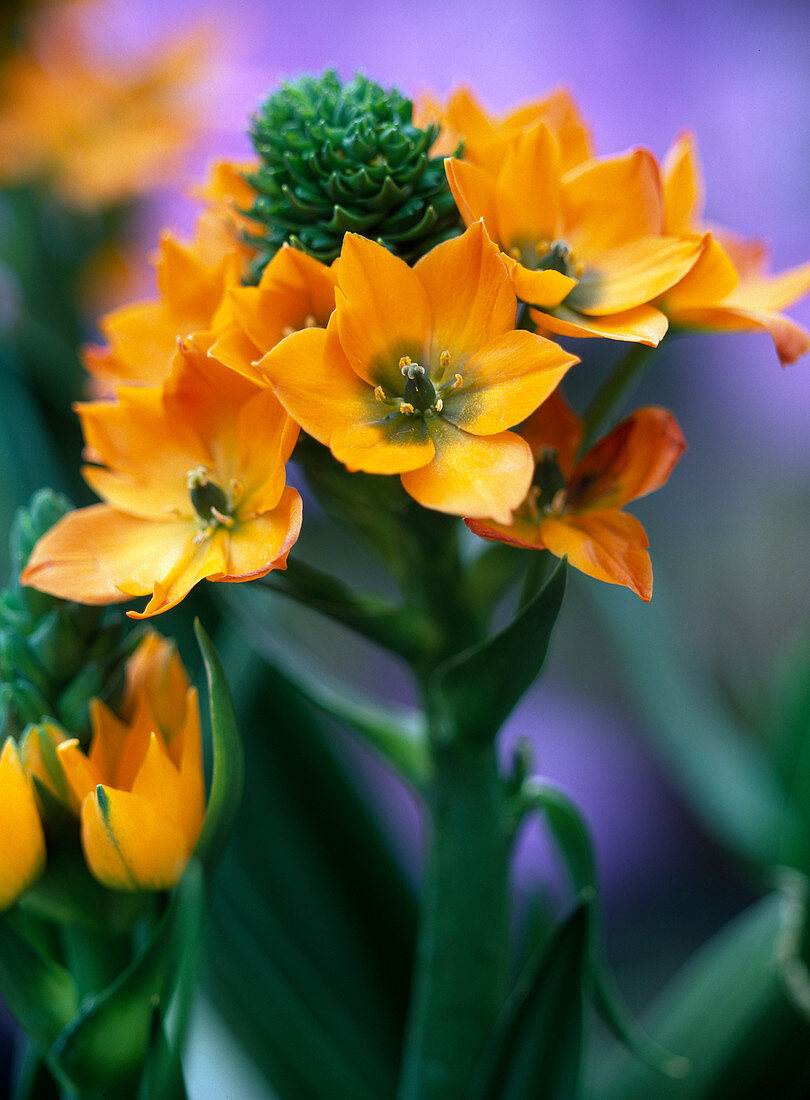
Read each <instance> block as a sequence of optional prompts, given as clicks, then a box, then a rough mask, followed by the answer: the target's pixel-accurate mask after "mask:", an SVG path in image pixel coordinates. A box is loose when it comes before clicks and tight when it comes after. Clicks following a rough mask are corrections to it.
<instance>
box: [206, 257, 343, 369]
mask: <svg viewBox="0 0 810 1100" xmlns="http://www.w3.org/2000/svg"><path fill="white" fill-rule="evenodd" d="M337 265H338V261H337V260H335V262H334V263H333V264H332V265H331V266H330V267H327V266H326V265H325V264H322V263H320V261H318V260H316V259H313V257H312V256H308V255H307V254H306V253H305V252H299V251H298V250H297V249H295V248H290V247H289V246H288V245H285V246H284V247H283V248H281V249H280V250H279V251H278V252H277V253H276V254H275V256H274V257H273V259H272V260H271V261H270V263H269V264H268V265H267V266H266V267H265V269H264V271H263V273H262V277H261V280H260V282H259V285H258V286H246V287H241V288H239V289H235V290H231V291H230V293H229V295H228V298H229V302H228V306H229V309H230V315H231V316H232V318H233V323H232V324H230V325H228V326H226V327H224V329H223V330H222V331H221V332H220V334H219V337H218V339H217V341H216V343H215V344H214V345H213V347H212V348H211V354H212V355H215V356H216V357H217V358H218V359H220V360H221V361H222V362H223V363H225V364H227V366H229V367H232V368H233V369H234V370H237V371H239V373H240V374H244V375H245V377H246V378H250V379H251V380H252V381H254V382H258V383H259V384H260V385H266V384H267V381H268V379H267V377H266V375H265V374H264V373H263V371H262V368H261V359H262V356H263V355H264V354H265V353H266V352H268V351H270V349H271V348H274V347H275V346H276V344H277V343H278V342H279V341H280V340H283V339H284V337H285V336H289V335H290V334H291V333H293V332H297V331H298V330H299V329H305V328H326V325H327V323H328V321H329V318H330V317H331V316H332V313H333V311H334V309H335V287H336V285H337Z"/></svg>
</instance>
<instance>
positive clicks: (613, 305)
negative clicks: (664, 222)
mask: <svg viewBox="0 0 810 1100" xmlns="http://www.w3.org/2000/svg"><path fill="white" fill-rule="evenodd" d="M702 248H703V241H702V240H701V239H700V238H699V237H639V238H637V239H636V240H633V241H628V242H627V243H626V244H623V245H619V246H617V247H616V248H612V249H610V250H608V251H607V252H602V253H600V254H599V255H598V256H595V257H594V259H593V260H592V261H591V262H590V263H589V264H588V266H587V267H586V269H585V271H584V273H583V275H582V277H581V278H580V280H579V282H578V283H577V285H576V287H575V288H574V289H573V290H572V291H571V293H570V294H569V295H568V297H567V298H566V300H565V304H566V306H567V307H568V308H570V309H574V310H577V311H578V312H579V313H585V314H587V315H588V316H601V315H603V314H606V313H621V312H623V311H625V310H628V309H635V308H636V306H640V305H643V304H644V303H645V302H651V301H652V300H653V298H657V297H658V296H659V294H663V293H664V291H665V290H668V289H669V287H671V286H674V284H675V283H677V282H678V281H679V280H681V279H682V278H683V277H684V275H686V273H687V272H688V271H689V269H690V268H692V267H693V266H694V264H695V262H696V261H697V259H698V257H699V255H700V253H701V250H702Z"/></svg>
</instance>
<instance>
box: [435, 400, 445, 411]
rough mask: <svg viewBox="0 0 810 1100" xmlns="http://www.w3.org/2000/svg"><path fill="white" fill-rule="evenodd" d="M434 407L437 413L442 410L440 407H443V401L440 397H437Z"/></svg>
mask: <svg viewBox="0 0 810 1100" xmlns="http://www.w3.org/2000/svg"><path fill="white" fill-rule="evenodd" d="M434 408H435V410H436V412H437V413H440V412H441V411H442V409H443V408H444V401H442V399H441V397H439V398H437V400H436V404H435V405H434Z"/></svg>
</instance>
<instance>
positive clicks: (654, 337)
mask: <svg viewBox="0 0 810 1100" xmlns="http://www.w3.org/2000/svg"><path fill="white" fill-rule="evenodd" d="M529 312H530V315H531V317H532V320H533V321H535V322H536V324H537V326H538V329H539V330H540V331H541V332H542V331H546V332H550V333H554V334H556V335H557V336H580V337H592V336H601V337H602V338H603V339H606V340H627V341H630V342H632V343H637V344H648V345H649V346H650V347H657V346H658V344H659V343H660V342H661V340H662V339H663V338H664V336H665V334H666V331H667V327H668V324H669V322H668V321H667V318H666V316H665V315H664V314H663V313H662V312H661V310H660V309H656V308H655V307H654V306H650V305H643V306H636V308H635V309H627V310H624V311H623V312H622V313H611V314H603V315H602V316H601V317H586V316H585V314H583V313H576V312H575V311H574V310H573V309H567V308H566V306H564V305H561V306H557V308H556V310H555V312H554V313H553V314H551V313H543V312H542V311H541V310H539V309H532V310H530V311H529Z"/></svg>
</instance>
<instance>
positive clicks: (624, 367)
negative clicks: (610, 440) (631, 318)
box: [582, 344, 656, 451]
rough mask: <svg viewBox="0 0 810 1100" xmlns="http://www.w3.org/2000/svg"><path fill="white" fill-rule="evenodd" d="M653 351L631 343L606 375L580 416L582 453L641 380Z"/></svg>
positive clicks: (644, 346)
mask: <svg viewBox="0 0 810 1100" xmlns="http://www.w3.org/2000/svg"><path fill="white" fill-rule="evenodd" d="M655 350H656V349H655V348H651V347H648V346H647V345H646V344H633V345H632V346H631V348H630V350H629V351H628V352H627V354H626V355H625V357H624V358H623V359H622V360H620V362H619V364H618V366H617V367H616V369H615V370H614V371H613V372H612V373H611V374H609V375H608V377H607V378H606V379H605V381H604V382H603V383H602V385H601V386H600V387H599V389H598V390H597V391H596V393H595V394H594V396H593V397H592V398H591V400H590V402H589V404H588V407H587V409H586V410H585V415H584V417H583V420H584V422H585V433H584V437H583V442H582V449H583V451H584V450H587V448H588V447H590V445H591V444H592V443H593V442H594V440H595V439H597V438H598V436H599V435H600V434H601V433H602V431H603V430H604V429H605V428H606V427H607V425H608V423H609V421H610V419H611V417H613V416H614V415H615V413H616V412H617V410H618V409H620V408H621V407H622V405H623V404H624V402H625V401H626V400H627V398H628V397H629V396H630V394H631V393H632V392H633V390H634V389H635V388H636V386H637V385H638V383H639V382H640V381H641V378H642V376H643V375H644V373H645V372H646V370H647V368H648V366H649V365H650V359H651V356H652V353H653V352H654V351H655Z"/></svg>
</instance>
